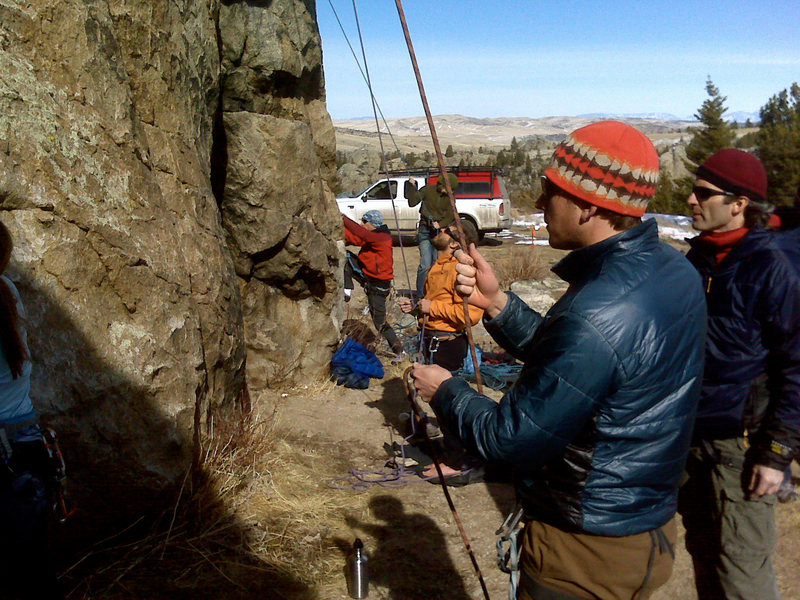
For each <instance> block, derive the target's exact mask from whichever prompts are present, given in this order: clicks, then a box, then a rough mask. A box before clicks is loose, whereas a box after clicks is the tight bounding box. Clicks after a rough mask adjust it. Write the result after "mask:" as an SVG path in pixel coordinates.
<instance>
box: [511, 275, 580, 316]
mask: <svg viewBox="0 0 800 600" xmlns="http://www.w3.org/2000/svg"><path fill="white" fill-rule="evenodd" d="M511 291H512V292H514V293H515V294H516V295H517V296H519V297H520V299H521V300H522V301H523V302H524V303H525V304H527V305H528V306H530V307H531V308H532V309H533V310H535V311H537V312H539V313H541V314H545V313H546V312H547V311H548V310H550V307H551V306H553V304H555V303H556V301H557V300H558V299H559V298H560V297H561V296H563V295H564V292H565V291H567V284H566V283H565V282H564V281H562V280H561V279H557V278H555V277H548V278H546V279H542V280H541V281H535V280H531V281H515V282H514V283H512V284H511Z"/></svg>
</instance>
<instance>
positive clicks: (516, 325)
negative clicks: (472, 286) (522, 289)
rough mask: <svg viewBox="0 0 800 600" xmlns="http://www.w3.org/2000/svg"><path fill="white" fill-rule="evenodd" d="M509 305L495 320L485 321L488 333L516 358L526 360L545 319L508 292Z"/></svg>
mask: <svg viewBox="0 0 800 600" xmlns="http://www.w3.org/2000/svg"><path fill="white" fill-rule="evenodd" d="M507 295H508V303H507V304H506V306H505V308H504V309H503V311H502V312H501V313H500V314H499V315H497V316H496V317H495V318H494V319H484V321H483V324H484V326H485V327H486V331H487V332H489V335H491V336H492V338H494V340H495V341H496V342H497V343H498V344H500V345H501V346H502V347H503V348H504V349H505V350H506V351H507V352H509V353H510V354H511V355H512V356H513V357H514V358H517V359H519V360H524V359H525V355H526V352H527V348H528V346H529V345H530V344H531V343H532V342H533V339H534V337H535V335H536V330H537V329H538V328H539V326H540V325H541V324H542V322H543V321H544V319H543V318H542V315H540V314H539V313H538V312H536V311H535V310H533V309H532V308H531V307H529V306H528V305H527V304H525V303H524V302H523V301H522V300H520V298H519V296H517V295H516V294H514V293H513V292H507Z"/></svg>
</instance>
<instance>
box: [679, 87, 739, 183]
mask: <svg viewBox="0 0 800 600" xmlns="http://www.w3.org/2000/svg"><path fill="white" fill-rule="evenodd" d="M706 93H707V94H708V98H707V99H706V100H705V102H703V105H702V106H701V107H700V108H699V110H698V111H697V112H696V113H695V115H694V116H695V118H696V119H697V120H698V121H700V123H701V124H702V127H699V128H696V129H694V130H693V132H692V140H691V141H690V142H689V145H688V146H686V157H687V158H688V159H689V160H690V161H691V164H689V163H687V164H686V167H687V168H688V169H689V170H690V171H694V169H696V168H697V166H698V165H700V164H701V163H702V162H704V161H705V160H706V159H707V158H708V157H709V156H711V155H712V154H714V152H716V151H717V150H722V149H723V148H730V147H731V146H732V145H733V140H734V138H735V137H736V134H735V133H734V130H733V128H732V127H731V125H730V124H729V123H726V122H725V120H724V119H723V118H722V115H723V114H725V111H727V110H728V109H727V107H726V106H725V100H727V98H726V97H725V96H721V95H720V93H719V88H717V86H715V85H714V82H713V81H711V78H710V77H709V78H708V79H707V80H706Z"/></svg>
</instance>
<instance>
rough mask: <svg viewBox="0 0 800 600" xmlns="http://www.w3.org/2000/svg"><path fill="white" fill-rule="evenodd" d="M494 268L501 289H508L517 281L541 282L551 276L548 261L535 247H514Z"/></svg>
mask: <svg viewBox="0 0 800 600" xmlns="http://www.w3.org/2000/svg"><path fill="white" fill-rule="evenodd" d="M492 266H493V268H494V272H495V275H497V280H498V281H499V282H500V287H501V288H508V286H510V285H511V284H512V283H514V282H515V281H530V280H538V281H540V280H542V279H546V278H547V277H550V276H551V273H550V267H549V265H548V264H547V261H545V260H544V258H543V257H542V254H541V253H540V252H537V251H536V248H535V247H529V246H514V247H513V248H512V249H511V252H510V253H509V254H508V256H506V257H505V258H502V259H499V260H498V261H496V262H495V263H494V264H493V265H492Z"/></svg>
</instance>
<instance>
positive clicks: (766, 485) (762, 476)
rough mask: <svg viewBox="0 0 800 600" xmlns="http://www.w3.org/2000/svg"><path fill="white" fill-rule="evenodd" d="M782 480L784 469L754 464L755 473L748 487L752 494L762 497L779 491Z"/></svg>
mask: <svg viewBox="0 0 800 600" xmlns="http://www.w3.org/2000/svg"><path fill="white" fill-rule="evenodd" d="M782 482H783V471H781V470H779V469H773V468H772V467H765V466H764V465H753V474H752V475H751V476H750V485H749V486H748V488H747V489H748V490H749V492H750V495H751V496H756V497H761V496H764V495H766V494H775V493H777V492H778V488H779V487H781V483H782Z"/></svg>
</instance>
